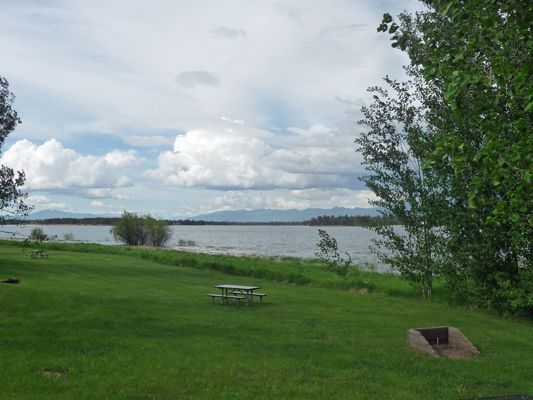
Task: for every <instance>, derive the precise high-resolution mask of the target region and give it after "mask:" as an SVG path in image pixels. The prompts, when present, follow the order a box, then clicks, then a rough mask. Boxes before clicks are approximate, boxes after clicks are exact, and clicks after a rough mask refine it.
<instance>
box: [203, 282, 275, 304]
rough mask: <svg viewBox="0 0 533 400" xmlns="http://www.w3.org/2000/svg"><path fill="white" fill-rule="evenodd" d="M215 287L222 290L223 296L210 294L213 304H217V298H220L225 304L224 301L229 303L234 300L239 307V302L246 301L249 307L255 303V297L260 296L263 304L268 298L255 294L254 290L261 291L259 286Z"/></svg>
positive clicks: (262, 294)
mask: <svg viewBox="0 0 533 400" xmlns="http://www.w3.org/2000/svg"><path fill="white" fill-rule="evenodd" d="M214 287H215V288H217V289H220V290H222V294H208V296H209V297H211V298H212V299H213V304H214V303H215V297H220V298H221V299H222V303H224V300H225V301H226V303H227V302H228V299H234V300H235V301H236V302H237V307H238V306H239V300H246V305H249V304H250V303H253V296H258V297H259V298H260V299H261V303H263V297H264V296H266V294H264V293H254V290H257V289H261V288H260V287H259V286H240V285H215V286H214Z"/></svg>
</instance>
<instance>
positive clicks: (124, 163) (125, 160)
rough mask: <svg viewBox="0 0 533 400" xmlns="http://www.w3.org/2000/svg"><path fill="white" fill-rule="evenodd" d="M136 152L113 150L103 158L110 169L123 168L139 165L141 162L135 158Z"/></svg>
mask: <svg viewBox="0 0 533 400" xmlns="http://www.w3.org/2000/svg"><path fill="white" fill-rule="evenodd" d="M137 154H138V152H137V150H127V151H122V150H113V151H112V152H110V153H107V154H106V155H105V156H104V159H105V160H106V161H107V164H108V165H109V166H110V167H112V168H124V167H129V166H131V165H135V164H139V163H140V162H142V161H143V159H140V158H138V157H137Z"/></svg>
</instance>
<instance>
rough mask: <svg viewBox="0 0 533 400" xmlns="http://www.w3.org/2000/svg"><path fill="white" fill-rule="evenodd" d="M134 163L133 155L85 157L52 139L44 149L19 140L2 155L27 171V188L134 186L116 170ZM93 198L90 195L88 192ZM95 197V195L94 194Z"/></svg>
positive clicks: (6, 163) (119, 153) (123, 153)
mask: <svg viewBox="0 0 533 400" xmlns="http://www.w3.org/2000/svg"><path fill="white" fill-rule="evenodd" d="M132 162H135V155H134V154H133V153H130V152H120V151H118V152H112V153H109V154H107V155H105V156H103V157H95V156H82V155H80V154H78V153H76V152H75V151H74V150H71V149H66V148H65V147H64V146H63V145H62V144H61V143H60V142H58V141H57V140H55V139H51V140H49V141H47V142H45V143H44V144H42V145H41V146H37V145H35V144H33V143H31V142H30V141H28V140H20V141H18V142H16V143H15V144H14V145H13V146H11V147H10V148H9V150H7V151H6V152H5V153H4V154H3V156H2V163H3V164H5V165H7V166H9V167H11V168H13V169H15V170H24V171H25V173H26V184H25V186H24V189H33V190H50V189H77V190H79V189H86V188H93V189H99V188H112V187H123V186H127V185H130V184H131V182H132V181H131V179H130V178H128V177H119V178H116V177H115V175H114V174H113V168H114V167H122V166H125V165H128V164H130V163H132ZM85 193H86V194H87V195H89V196H90V195H91V193H90V192H87V191H86V192H85ZM93 196H94V194H93Z"/></svg>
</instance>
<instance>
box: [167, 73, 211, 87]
mask: <svg viewBox="0 0 533 400" xmlns="http://www.w3.org/2000/svg"><path fill="white" fill-rule="evenodd" d="M176 83H177V84H178V85H179V86H181V87H182V88H185V89H194V88H195V87H197V86H214V87H218V86H220V79H218V77H217V76H216V75H214V74H212V73H211V72H207V71H183V72H181V73H180V74H179V75H178V76H177V77H176Z"/></svg>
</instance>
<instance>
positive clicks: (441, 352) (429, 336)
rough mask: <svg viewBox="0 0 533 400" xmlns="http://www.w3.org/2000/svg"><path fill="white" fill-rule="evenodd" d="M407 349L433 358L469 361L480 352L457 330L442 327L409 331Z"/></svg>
mask: <svg viewBox="0 0 533 400" xmlns="http://www.w3.org/2000/svg"><path fill="white" fill-rule="evenodd" d="M407 347H409V348H411V349H415V350H418V351H421V352H423V353H426V354H427V355H429V356H433V357H448V358H459V359H464V360H465V359H469V358H472V357H474V356H476V355H477V354H479V350H478V349H476V347H475V346H474V345H473V344H472V343H470V341H469V340H468V339H467V337H466V336H465V335H463V334H462V333H461V331H460V330H459V329H457V328H452V327H451V326H441V327H438V328H420V329H408V330H407Z"/></svg>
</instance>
